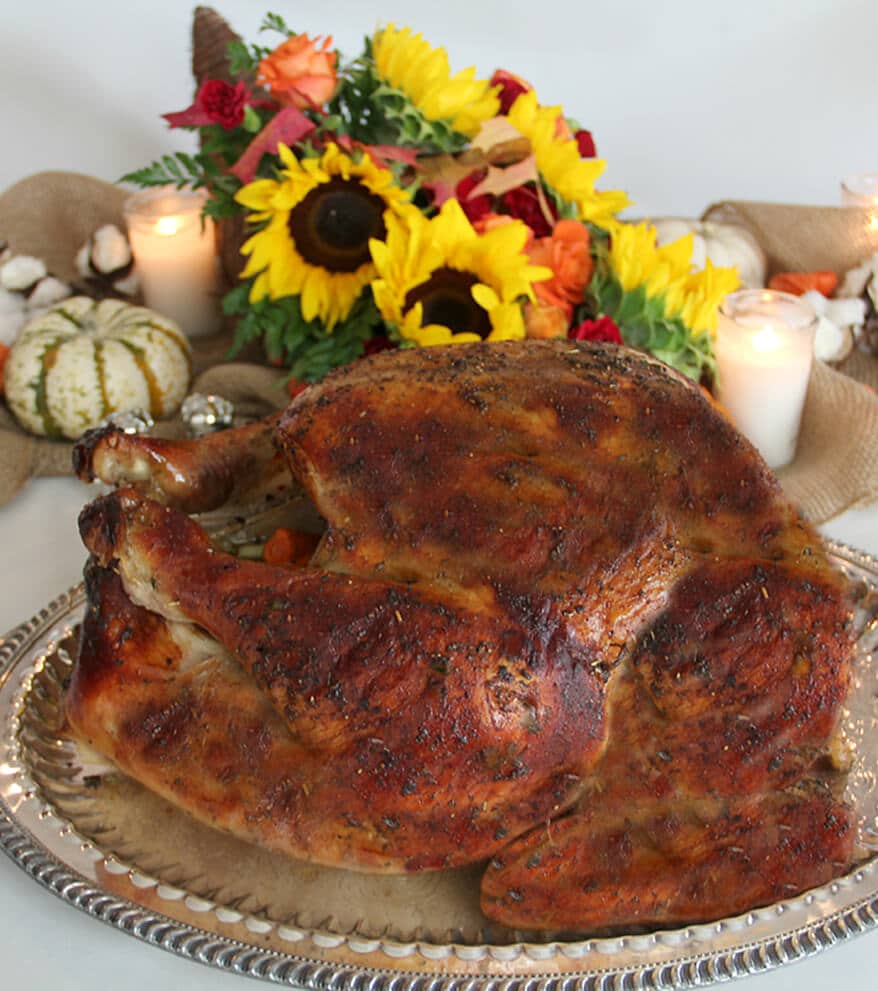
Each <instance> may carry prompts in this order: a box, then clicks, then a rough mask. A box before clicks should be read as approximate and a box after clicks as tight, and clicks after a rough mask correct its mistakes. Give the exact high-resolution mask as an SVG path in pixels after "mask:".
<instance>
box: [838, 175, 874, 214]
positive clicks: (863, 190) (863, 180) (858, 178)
mask: <svg viewBox="0 0 878 991" xmlns="http://www.w3.org/2000/svg"><path fill="white" fill-rule="evenodd" d="M841 202H842V206H865V207H876V208H878V172H873V173H868V172H867V173H864V174H863V175H849V176H846V177H845V178H844V179H842V180H841Z"/></svg>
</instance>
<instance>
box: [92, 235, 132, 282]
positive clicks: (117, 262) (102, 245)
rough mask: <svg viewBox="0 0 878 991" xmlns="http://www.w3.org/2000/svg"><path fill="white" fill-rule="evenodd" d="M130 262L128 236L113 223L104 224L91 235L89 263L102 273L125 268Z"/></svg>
mask: <svg viewBox="0 0 878 991" xmlns="http://www.w3.org/2000/svg"><path fill="white" fill-rule="evenodd" d="M130 263H131V246H130V245H129V244H128V238H127V237H125V235H124V234H123V233H122V232H121V231H120V230H119V228H118V227H116V225H115V224H104V226H103V227H99V228H98V229H97V230H96V231H95V232H94V234H92V237H91V264H92V267H93V268H94V269H95V270H96V271H98V272H100V273H101V274H102V275H109V274H110V273H112V272H118V271H119V270H120V269H123V268H126V267H127V266H128V265H129V264H130Z"/></svg>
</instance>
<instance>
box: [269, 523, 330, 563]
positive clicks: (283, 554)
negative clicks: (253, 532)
mask: <svg viewBox="0 0 878 991" xmlns="http://www.w3.org/2000/svg"><path fill="white" fill-rule="evenodd" d="M318 540H319V538H318V537H316V536H315V535H314V534H313V533H305V532H303V531H302V530H291V529H290V528H289V527H285V526H279V527H278V528H277V529H276V530H275V531H274V533H273V534H272V535H271V536H270V537H269V538H268V540H267V541H266V542H265V549H264V551H263V553H262V560H263V561H265V563H266V564H295V565H304V564H307V562H308V559H309V558H310V557H311V555H312V554H313V553H314V548H315V547H316V546H317V543H318Z"/></svg>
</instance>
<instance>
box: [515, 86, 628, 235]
mask: <svg viewBox="0 0 878 991" xmlns="http://www.w3.org/2000/svg"><path fill="white" fill-rule="evenodd" d="M508 117H509V122H510V124H512V126H513V127H514V128H515V129H516V130H517V131H518V132H519V133H520V134H523V135H524V137H526V138H527V139H528V140H529V141H530V145H531V149H532V150H533V153H534V157H535V158H536V163H537V169H539V172H540V174H541V175H542V177H543V179H544V180H545V182H546V184H547V185H548V186H550V187H551V188H552V189H554V190H555V191H556V192H557V193H558V194H559V195H560V196H561V198H562V199H564V200H566V201H567V202H568V203H572V204H573V205H574V206H575V207H576V210H577V214H578V219H579V220H587V221H589V222H591V223H593V224H595V225H596V226H598V227H603V228H605V229H607V230H610V229H613V228H614V227H615V224H616V220H615V215H616V214H617V213H619V211H620V210H624V209H625V207H626V206H630V202H629V200H628V197H627V196H626V195H625V193H623V192H622V191H621V190H618V189H613V190H607V191H606V192H598V191H597V190H596V189H595V188H594V184H595V183H596V182H597V180H598V179H599V178H600V176H601V174H602V173H603V171H604V169H605V168H606V166H607V163H606V162H605V161H603V160H602V159H600V158H581V157H580V154H579V147H578V145H577V144H576V141H575V140H574V139H573V138H571V137H565V136H564V135H563V134H560V135H559V133H558V121H559V119H563V118H562V111H561V108H560V107H541V106H540V105H539V104H538V103H537V95H536V93H535V92H534V91H533V90H529V91H528V92H526V93H522V94H521V96H519V97H518V99H517V100H516V101H515V103H513V104H512V107H511V108H510V110H509V114H508Z"/></svg>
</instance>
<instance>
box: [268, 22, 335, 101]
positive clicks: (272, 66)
mask: <svg viewBox="0 0 878 991" xmlns="http://www.w3.org/2000/svg"><path fill="white" fill-rule="evenodd" d="M321 40H322V44H321ZM331 45H332V38H324V39H320V38H309V37H308V35H307V34H297V35H294V36H293V37H292V38H288V39H287V40H286V41H285V42H284V43H283V44H282V45H280V46H279V47H277V48H275V50H274V51H273V52H272V53H271V55H269V56H267V57H266V58H264V59H263V60H262V61H261V62H260V63H259V73H258V75H257V79H258V81H259V82H260V83H263V84H264V85H266V86H268V88H269V89H270V90H271V95H272V96H273V97H274V98H275V99H276V100H277V101H278V103H280V104H281V105H282V106H285V107H290V106H294V107H298V108H299V109H300V110H307V109H308V108H309V107H319V106H322V105H323V104H324V103H326V101H327V100H329V99H330V97H331V96H332V94H333V93H334V92H335V85H336V81H337V79H338V77H337V74H336V71H335V66H336V62H337V59H338V56H337V55H336V53H335V52H333V51H329V48H330V46H331Z"/></svg>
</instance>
